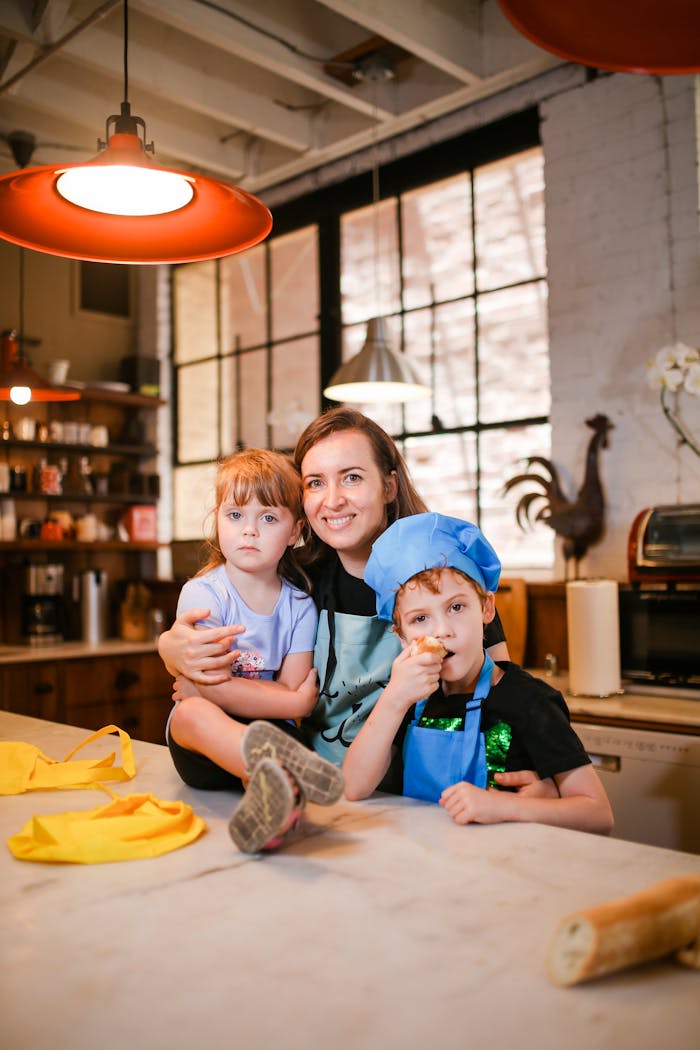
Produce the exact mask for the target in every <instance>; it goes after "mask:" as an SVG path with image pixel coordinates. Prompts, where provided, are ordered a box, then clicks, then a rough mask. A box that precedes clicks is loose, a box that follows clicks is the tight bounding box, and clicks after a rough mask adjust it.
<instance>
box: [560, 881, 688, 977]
mask: <svg viewBox="0 0 700 1050" xmlns="http://www.w3.org/2000/svg"><path fill="white" fill-rule="evenodd" d="M671 952H675V953H676V958H677V959H678V961H679V962H682V963H683V964H684V965H686V966H691V967H694V968H697V969H700V875H688V876H681V877H678V878H672V879H665V880H664V881H663V882H657V883H655V884H654V885H653V886H649V887H647V889H645V890H642V891H641V892H640V893H635V894H633V895H632V896H631V897H625V898H621V899H619V900H613V901H609V902H607V903H606V904H598V905H596V906H594V907H592V908H586V909H584V910H582V911H579V912H575V913H574V914H573V915H569V916H567V918H565V919H564V920H563V921H562V922H561V924H560V925H559V927H558V929H557V930H556V931H555V933H554V937H553V939H552V943H551V945H550V949H549V959H548V971H549V977H550V979H551V980H552V982H553V983H554V984H558V985H562V986H569V985H573V984H579V983H580V982H581V981H588V980H590V979H591V978H593V977H601V976H602V975H603V974H606V973H613V972H614V971H616V970H622V969H624V968H626V967H628V966H635V965H636V964H638V963H643V962H648V961H650V960H651V959H659V958H661V957H662V956H664V955H669V954H670V953H671Z"/></svg>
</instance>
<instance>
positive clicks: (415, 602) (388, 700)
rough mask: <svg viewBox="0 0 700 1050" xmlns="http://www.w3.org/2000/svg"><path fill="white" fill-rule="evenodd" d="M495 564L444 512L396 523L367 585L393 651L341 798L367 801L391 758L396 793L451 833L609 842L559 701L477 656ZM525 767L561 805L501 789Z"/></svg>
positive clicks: (348, 762) (510, 667) (606, 818)
mask: <svg viewBox="0 0 700 1050" xmlns="http://www.w3.org/2000/svg"><path fill="white" fill-rule="evenodd" d="M500 571H501V566H500V562H499V560H498V557H497V555H496V553H495V551H494V550H493V548H492V547H491V545H490V544H489V543H488V541H487V540H486V538H485V537H484V535H483V534H482V532H481V531H480V530H479V529H478V528H477V527H476V526H475V525H471V524H469V523H468V522H465V521H461V520H460V519H458V518H450V517H446V516H444V515H442V514H416V515H413V516H412V517H408V518H401V519H400V520H398V521H396V522H394V524H393V525H391V526H390V527H389V528H388V529H387V530H386V532H384V533H383V535H382V536H380V537H379V539H378V540H377V541H376V542H375V543H374V545H373V547H372V554H371V555H370V558H369V561H368V563H367V568H366V570H365V580H366V582H367V583H368V584H369V585H370V586H371V587H372V588H373V589H374V591H375V592H376V595H377V614H378V616H379V618H380V619H383V620H391V619H393V622H394V630H395V631H396V633H397V634H398V636H399V639H400V641H401V645H402V652H401V653H400V655H399V656H397V658H396V660H395V661H394V664H393V667H392V671H391V677H390V679H389V683H388V685H387V686H386V688H385V689H384V691H383V692H382V693H381V694H380V696H379V699H378V701H377V704H376V706H375V708H374V710H373V711H372V713H371V715H370V716H369V718H368V719H367V722H366V723H365V725H364V726H363V728H362V729H361V731H360V732H359V733H358V735H357V737H356V738H355V740H354V741H353V743H352V745H351V746H350V748H349V750H348V754H347V757H346V759H345V762H344V763H343V776H344V779H345V795H346V798H348V799H360V798H366V797H367V796H368V795H370V794H371V793H372V792H373V791H374V790H375V789H376V787H377V785H378V784H379V783H380V781H381V780H382V778H383V777H384V775H385V774H386V773H387V771H388V769H389V766H390V764H391V762H392V759H393V758H395V757H398V754H399V752H400V755H401V759H402V766H403V769H402V772H403V794H404V795H409V796H411V797H413V798H420V799H426V800H427V801H431V802H439V803H440V805H441V806H444V808H445V809H446V810H447V812H448V813H449V815H450V816H451V817H452V819H453V820H454V821H455V822H456V823H457V824H468V823H472V822H473V823H478V824H496V823H500V822H502V821H537V822H539V823H541V824H555V825H558V826H560V827H568V828H574V829H577V830H580V831H591V832H597V833H599V834H607V833H609V832H610V830H611V829H612V825H613V816H612V810H611V808H610V803H609V801H608V798H607V795H606V793H605V789H604V787H603V785H602V783H601V782H600V779H599V777H598V775H597V773H596V772H595V770H594V769H593V767H592V765H591V764H590V759H589V758H588V755H587V754H586V752H585V751H584V749H583V745H582V744H581V742H580V740H579V739H578V737H577V736H576V734H575V732H574V731H573V729H572V728H571V724H570V722H569V712H568V709H567V707H566V704H565V702H564V699H563V697H562V695H561V693H559V692H557V691H556V690H554V689H551V688H550V687H549V686H548V685H546V684H545V683H544V682H542V681H539V680H538V679H536V678H533V677H532V675H529V674H528V673H527V672H525V671H523V670H522V669H521V668H520V667H518V666H517V664H513V663H509V662H507V661H503V662H500V661H499V663H498V664H496V665H494V663H493V661H492V660H491V658H490V656H489V655H488V653H485V652H484V649H483V629H484V624H486V623H489V622H490V621H491V620H492V619H493V617H494V614H495V599H494V592H495V590H496V588H497V587H498V579H499V576H500ZM519 769H534V770H535V771H536V772H537V773H538V775H539V776H540V777H541V778H543V779H544V778H546V777H551V778H553V780H554V782H555V783H556V785H557V788H558V791H559V797H535V796H533V795H528V794H526V793H513V792H511V791H508V790H498V785H497V784H496V783H495V781H494V779H493V775H494V773H495V772H497V771H504V770H505V771H510V770H519Z"/></svg>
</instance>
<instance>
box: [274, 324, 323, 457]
mask: <svg viewBox="0 0 700 1050" xmlns="http://www.w3.org/2000/svg"><path fill="white" fill-rule="evenodd" d="M320 385H321V376H320V367H319V349H318V337H316V336H312V337H311V338H309V339H297V340H295V341H294V342H292V343H279V344H278V345H277V346H274V347H273V348H272V411H271V412H270V423H271V425H272V444H273V446H274V447H275V448H292V447H293V446H294V445H295V444H296V440H297V438H298V437H299V434H300V433H301V432H302V430H303V429H304V427H305V426H306V424H307V423H310V422H311V420H312V419H313V418H314V417H315V416H317V415H318V413H319V412H320V410H321V404H320V397H319V389H320Z"/></svg>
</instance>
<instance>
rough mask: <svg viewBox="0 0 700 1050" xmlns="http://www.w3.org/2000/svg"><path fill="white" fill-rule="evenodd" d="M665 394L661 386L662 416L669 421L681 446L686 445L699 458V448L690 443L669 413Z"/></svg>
mask: <svg viewBox="0 0 700 1050" xmlns="http://www.w3.org/2000/svg"><path fill="white" fill-rule="evenodd" d="M666 392H667V388H666V387H665V386H662V387H661V408H662V410H663V414H664V415H665V416H666V419H667V420H668V421H669V423H670V424H671V426H672V427H673V429H674V430H675V432H676V433H677V434H678V436H679V438H680V439H681V441H680V443H681V445H688V447H689V448H692V450H693V452H694V453H695V455H696V456H700V448H698V446H697V445H696V444H695V443H694V442H693V441H691V439H690V438H689V437H688V435H687V434H686V432H685V430H684V429H683V427H682V426H681V424H680V423H679V422H678V420H677V419H676V417H675V416H674V415H673V413H672V412H671V409H670V408H669V407H668V405H667V404H666V397H665V395H666Z"/></svg>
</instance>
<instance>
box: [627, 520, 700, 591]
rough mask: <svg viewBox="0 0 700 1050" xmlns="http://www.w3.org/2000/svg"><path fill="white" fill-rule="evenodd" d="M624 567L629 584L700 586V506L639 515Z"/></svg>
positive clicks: (631, 531) (631, 535) (633, 529)
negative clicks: (699, 584) (690, 584)
mask: <svg viewBox="0 0 700 1050" xmlns="http://www.w3.org/2000/svg"><path fill="white" fill-rule="evenodd" d="M627 564H628V571H629V580H630V583H645V582H650V581H652V580H656V581H658V582H661V583H674V582H679V581H686V582H693V583H700V503H679V504H677V505H672V506H666V507H650V508H647V509H646V510H643V511H640V513H639V514H638V515H637V517H636V518H635V519H634V522H633V524H632V528H631V530H630V535H629V543H628V549H627Z"/></svg>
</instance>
